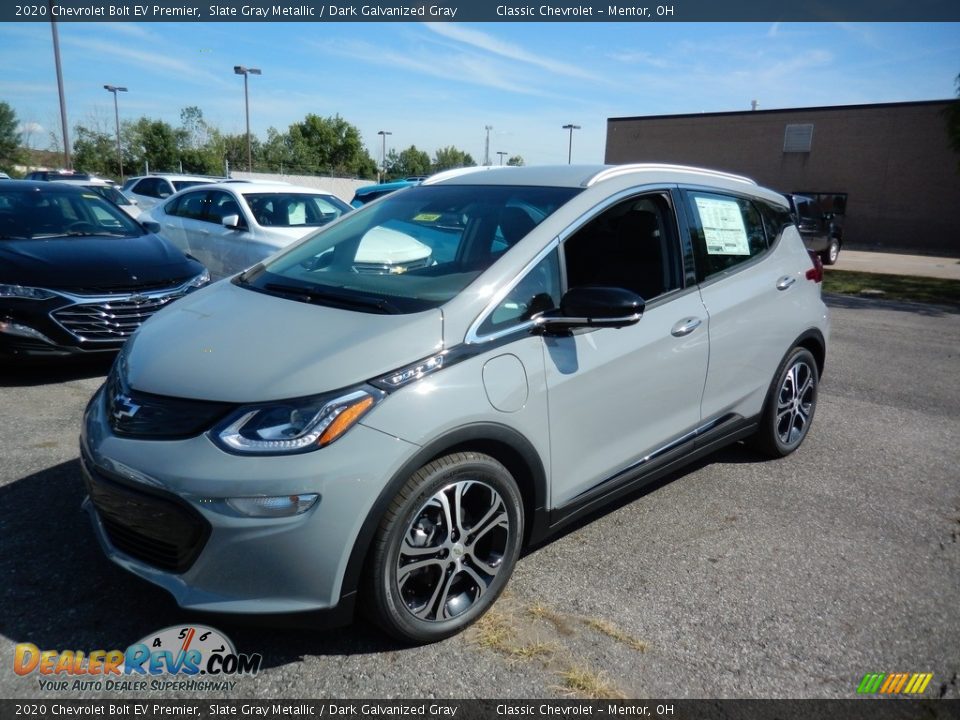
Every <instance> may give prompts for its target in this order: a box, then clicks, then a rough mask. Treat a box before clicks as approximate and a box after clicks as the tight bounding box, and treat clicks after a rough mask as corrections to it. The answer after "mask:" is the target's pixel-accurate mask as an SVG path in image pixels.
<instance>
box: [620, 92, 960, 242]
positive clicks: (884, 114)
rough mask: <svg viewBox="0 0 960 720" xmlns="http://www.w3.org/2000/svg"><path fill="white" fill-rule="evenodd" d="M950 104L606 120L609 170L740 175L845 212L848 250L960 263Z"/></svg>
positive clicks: (959, 191) (958, 158)
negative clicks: (673, 168) (639, 167)
mask: <svg viewBox="0 0 960 720" xmlns="http://www.w3.org/2000/svg"><path fill="white" fill-rule="evenodd" d="M951 102H953V101H950V100H934V101H927V102H904V103H883V104H877V105H845V106H836V107H815V108H792V109H786V110H756V111H749V110H748V111H745V112H727V113H702V114H698V115H652V116H645V117H627V118H609V119H608V120H607V147H606V162H608V163H629V162H668V163H678V164H684V165H700V166H704V167H710V168H716V169H718V170H727V171H730V172H735V173H740V174H742V175H747V176H748V177H752V178H754V179H755V180H756V181H757V182H758V183H760V184H761V185H765V186H768V187H771V188H774V189H777V190H781V191H783V192H805V193H810V194H817V195H818V196H819V198H820V199H821V205H822V207H823V208H824V210H827V211H841V212H844V213H845V217H844V242H845V245H846V246H847V247H858V248H862V249H875V250H891V251H904V252H915V253H922V254H944V255H947V256H951V257H960V171H958V168H960V165H958V163H960V155H957V154H956V153H954V152H953V150H952V149H951V148H950V145H949V142H948V139H947V133H946V119H945V117H944V109H945V108H946V107H947V106H948V105H949V104H950V103H951Z"/></svg>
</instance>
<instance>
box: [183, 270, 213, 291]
mask: <svg viewBox="0 0 960 720" xmlns="http://www.w3.org/2000/svg"><path fill="white" fill-rule="evenodd" d="M208 284H210V271H209V270H207V269H206V268H204V269H203V272H202V273H200V274H199V275H197V276H196V277H195V278H194V279H193V280H191V281H190V282H188V283H187V288H202V287H203V286H204V285H208Z"/></svg>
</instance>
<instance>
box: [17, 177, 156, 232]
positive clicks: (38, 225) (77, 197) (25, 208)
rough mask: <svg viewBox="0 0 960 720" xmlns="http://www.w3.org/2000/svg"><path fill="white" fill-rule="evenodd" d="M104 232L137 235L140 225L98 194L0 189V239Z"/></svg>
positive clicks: (141, 230) (140, 230) (85, 191)
mask: <svg viewBox="0 0 960 720" xmlns="http://www.w3.org/2000/svg"><path fill="white" fill-rule="evenodd" d="M90 235H107V236H113V237H137V236H140V235H143V229H142V228H141V227H140V226H139V225H138V224H137V223H135V222H134V221H133V220H131V219H130V216H129V215H127V214H126V213H124V212H123V211H122V210H120V209H119V208H117V207H115V206H114V205H111V204H110V203H109V202H107V201H106V200H104V199H103V198H102V197H101V196H100V195H97V194H96V193H94V192H91V191H89V190H84V191H83V192H69V191H66V192H57V191H48V190H45V191H43V192H41V191H39V190H36V189H25V190H11V189H7V188H3V189H0V239H16V240H30V239H41V238H52V237H84V236H90Z"/></svg>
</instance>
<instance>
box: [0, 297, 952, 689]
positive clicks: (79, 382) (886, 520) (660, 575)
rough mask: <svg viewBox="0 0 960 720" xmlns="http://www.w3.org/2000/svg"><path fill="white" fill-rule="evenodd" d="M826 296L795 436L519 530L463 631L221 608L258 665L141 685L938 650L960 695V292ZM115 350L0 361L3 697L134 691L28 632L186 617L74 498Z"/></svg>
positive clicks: (813, 673)
mask: <svg viewBox="0 0 960 720" xmlns="http://www.w3.org/2000/svg"><path fill="white" fill-rule="evenodd" d="M830 304H831V306H832V310H831V311H832V319H833V334H832V340H831V345H830V349H829V353H828V359H827V369H826V374H825V377H824V381H823V384H822V386H821V394H820V403H819V407H818V409H817V413H816V418H815V421H814V426H813V428H812V431H811V434H810V435H809V437H808V438H807V440H806V442H805V443H804V445H803V447H802V448H801V449H800V450H799V451H798V452H797V453H795V454H794V455H792V456H791V457H789V458H786V459H784V460H781V461H776V462H772V461H761V460H759V459H758V458H757V457H755V456H754V455H752V454H751V453H750V452H748V451H747V450H745V449H743V448H741V447H733V448H730V449H728V450H725V451H722V452H720V453H717V454H715V455H713V456H711V457H710V458H708V459H707V460H705V461H702V462H700V463H698V464H697V465H695V466H694V467H692V468H690V469H688V470H686V471H684V472H682V473H680V474H679V475H677V476H674V477H672V478H669V479H668V480H666V481H664V482H661V483H658V484H657V485H656V486H655V487H653V488H649V489H647V490H646V491H644V492H641V493H638V494H635V495H633V496H631V497H629V498H627V499H626V500H625V501H623V502H621V503H619V504H617V505H615V506H613V507H612V508H609V509H607V510H606V511H604V512H602V513H599V514H597V515H595V516H593V517H592V518H591V519H590V520H589V521H587V522H584V523H581V524H579V525H577V526H575V527H574V528H572V529H571V530H569V531H568V532H566V533H565V534H563V535H561V536H560V537H558V538H555V539H554V540H553V541H552V542H549V543H548V544H545V545H543V546H541V547H539V548H536V549H534V550H532V551H530V552H529V553H527V554H526V555H525V557H524V558H523V559H522V560H521V561H520V563H519V565H518V567H517V570H516V572H515V574H514V577H513V580H512V581H511V583H510V585H509V588H508V594H507V595H506V596H505V597H504V598H503V599H501V600H500V601H499V602H498V603H497V604H496V606H495V607H494V608H493V610H492V611H491V612H490V613H489V614H488V616H487V617H486V618H485V619H484V620H482V621H481V623H479V624H478V625H477V626H474V627H473V628H471V629H470V630H469V631H467V632H466V633H465V634H463V635H461V636H459V637H455V638H452V639H450V640H447V641H444V642H441V643H438V644H435V645H432V646H428V647H420V648H407V647H402V646H399V645H397V644H396V643H394V642H393V641H391V640H389V639H387V638H385V637H384V636H383V635H382V634H380V633H379V632H378V631H377V630H375V629H373V628H372V627H370V626H368V625H366V624H364V623H362V622H360V623H357V624H355V625H354V626H351V627H349V628H344V629H338V630H328V631H311V630H289V629H288V630H275V629H270V628H256V627H251V626H249V625H245V624H240V623H229V624H224V623H220V622H218V623H216V626H217V627H219V628H220V629H221V630H223V631H225V632H226V633H227V635H228V636H229V637H230V638H231V639H232V640H233V642H234V644H235V645H236V646H237V648H238V650H240V651H241V652H247V653H253V652H257V653H261V654H262V655H263V657H264V666H263V669H262V670H261V672H260V674H259V675H257V676H256V677H245V678H239V679H238V680H237V682H236V685H235V686H234V687H233V689H232V690H229V691H226V692H209V691H204V692H190V691H181V692H173V693H167V692H163V691H149V690H148V691H147V692H145V693H138V694H137V696H138V697H140V698H142V697H148V696H152V697H196V698H203V699H215V698H217V697H234V698H252V697H257V698H279V697H285V698H318V697H327V698H358V697H368V698H390V697H394V698H420V697H423V698H434V697H435V698H473V697H486V698H535V697H545V698H552V697H567V696H572V697H578V696H586V695H590V694H595V695H599V696H605V697H618V696H625V697H629V698H634V697H651V698H686V697H826V698H851V697H855V696H856V687H857V685H858V683H859V682H860V679H861V678H862V677H863V675H864V674H865V673H867V672H909V673H912V672H932V673H933V681H932V682H931V683H930V686H929V687H928V689H927V691H926V693H925V695H926V696H928V697H937V696H943V697H954V698H956V697H960V688H958V682H960V681H958V673H960V609H958V608H960V606H958V603H957V598H958V591H960V484H958V482H957V467H958V466H960V449H958V444H960V409H958V408H960V383H958V382H957V371H958V369H960V358H958V353H960V315H958V314H952V313H947V312H943V311H940V310H938V309H934V308H928V307H924V306H919V305H898V304H893V303H888V302H883V301H876V300H862V299H857V298H851V299H847V298H831V299H830ZM105 372H106V365H105V364H104V363H102V362H101V363H84V364H81V365H76V364H70V365H66V366H52V367H41V368H32V369H24V368H9V367H4V368H0V373H2V375H0V411H2V414H3V422H2V423H0V548H2V553H0V578H2V581H0V698H56V697H59V698H82V697H87V698H89V697H104V698H124V697H129V696H130V695H131V693H128V692H106V691H101V692H96V691H72V690H68V691H63V692H61V691H53V690H40V688H39V685H38V676H37V675H36V674H33V675H30V676H26V677H20V676H17V675H16V674H15V673H14V672H13V670H12V667H13V654H14V647H15V644H16V643H21V642H29V643H33V644H34V645H36V646H38V647H39V648H40V649H59V650H64V649H72V650H83V651H84V652H89V651H92V650H95V649H114V648H119V649H125V648H126V647H127V645H129V644H130V643H133V642H135V641H137V640H138V639H140V638H142V637H144V636H146V635H148V634H149V633H152V632H154V631H157V630H160V629H161V628H164V627H167V626H170V625H174V624H179V623H184V622H189V621H191V620H192V619H193V618H191V617H190V615H188V614H186V613H183V612H181V611H179V610H178V609H177V608H176V606H175V605H174V604H173V602H172V601H171V600H169V599H168V598H167V597H166V596H165V595H164V594H163V593H162V592H160V591H159V590H155V589H154V588H153V587H152V586H150V585H149V584H147V583H145V582H142V581H140V580H138V579H136V578H134V577H132V576H130V575H128V574H126V573H125V572H123V571H122V570H120V569H119V568H117V567H115V566H114V565H112V564H111V563H110V562H108V561H107V560H106V559H105V558H104V556H103V554H102V553H101V551H100V549H99V547H98V546H97V543H96V541H95V539H94V536H93V534H92V532H91V530H90V526H89V521H88V519H87V517H86V515H85V514H84V513H82V512H81V511H80V503H81V500H82V498H83V494H84V493H83V490H82V486H81V481H80V474H79V467H78V462H77V433H78V427H79V422H80V417H81V413H82V410H83V407H84V404H85V402H86V401H87V399H88V398H89V397H90V395H91V394H92V393H93V391H94V390H95V389H96V388H97V386H98V385H99V384H100V383H101V382H102V378H103V375H104V373H105ZM238 571H242V569H238ZM72 680H73V678H71V682H72Z"/></svg>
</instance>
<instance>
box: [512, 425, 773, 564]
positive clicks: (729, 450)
mask: <svg viewBox="0 0 960 720" xmlns="http://www.w3.org/2000/svg"><path fill="white" fill-rule="evenodd" d="M765 462H770V460H769V459H768V458H765V457H763V456H762V455H760V454H759V453H757V452H755V451H753V450H751V449H750V448H749V447H747V446H746V445H744V444H743V443H742V442H738V443H734V444H733V445H728V446H726V447H724V448H722V449H720V450H717V451H716V452H713V453H710V454H709V455H707V456H706V457H702V458H700V459H699V460H695V461H694V462H692V463H690V464H689V465H684V466H683V467H682V468H680V469H678V470H675V471H674V472H672V473H669V474H668V475H665V476H664V477H662V478H660V479H659V480H654V481H653V482H651V483H649V484H647V485H642V486H641V487H639V488H637V489H636V490H631V491H630V492H628V493H627V494H626V495H624V496H623V497H620V498H617V499H616V500H613V501H611V502H605V503H604V504H603V505H602V506H601V507H599V508H597V509H596V510H594V511H593V512H590V513H588V514H587V515H584V516H583V517H582V518H579V519H578V520H575V521H573V522H572V523H570V524H569V525H566V526H564V527H563V529H561V530H560V531H559V532H557V533H556V534H555V535H551V536H549V537H548V538H547V539H546V540H544V541H542V542H540V543H537V544H536V545H532V546H530V547H527V548H524V551H523V553H522V554H521V557H525V556H526V555H528V554H531V553H534V552H536V551H537V550H539V549H540V548H542V547H544V546H546V545H549V544H550V543H552V542H554V541H556V540H558V539H560V538H561V537H564V536H565V535H569V534H570V533H572V532H575V531H576V530H579V529H580V528H583V527H586V526H587V525H589V524H590V523H592V522H594V521H596V520H598V519H599V518H602V517H605V516H606V515H609V514H611V513H614V512H616V511H618V510H620V509H621V508H623V507H626V506H627V505H630V504H631V503H633V502H636V501H637V500H639V499H640V498H642V497H645V496H646V495H649V494H650V493H653V492H656V491H657V490H659V489H660V488H662V487H664V486H666V485H669V484H670V483H672V482H675V481H677V480H681V479H682V478H684V477H686V476H687V475H692V474H694V473H696V472H698V471H700V470H702V469H703V468H705V467H706V466H708V465H714V464H717V463H723V464H726V463H729V464H734V465H744V464H751V465H752V464H754V463H765Z"/></svg>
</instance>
